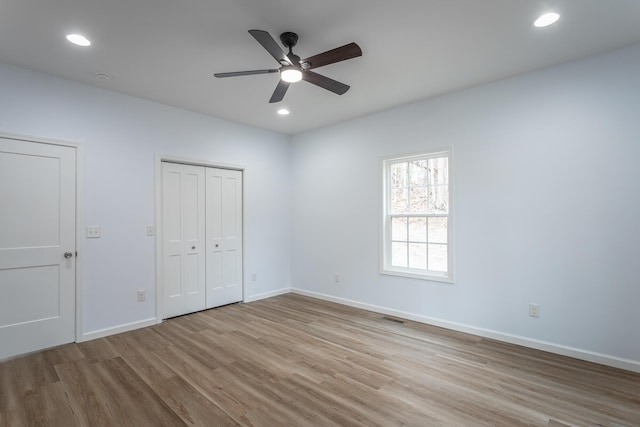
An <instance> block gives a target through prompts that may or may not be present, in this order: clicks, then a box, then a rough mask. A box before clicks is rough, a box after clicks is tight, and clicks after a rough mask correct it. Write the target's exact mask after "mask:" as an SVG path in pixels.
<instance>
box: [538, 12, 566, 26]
mask: <svg viewBox="0 0 640 427" xmlns="http://www.w3.org/2000/svg"><path fill="white" fill-rule="evenodd" d="M558 19H560V15H559V14H557V13H555V12H549V13H545V14H544V15H540V17H539V18H538V19H536V20H535V22H534V23H533V25H535V26H536V27H546V26H548V25H551V24H553V23H554V22H556V21H557V20H558Z"/></svg>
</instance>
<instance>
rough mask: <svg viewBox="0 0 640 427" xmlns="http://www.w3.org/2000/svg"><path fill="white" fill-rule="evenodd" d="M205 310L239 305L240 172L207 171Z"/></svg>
mask: <svg viewBox="0 0 640 427" xmlns="http://www.w3.org/2000/svg"><path fill="white" fill-rule="evenodd" d="M206 176H207V221H206V222H207V225H206V230H207V231H206V233H207V247H206V250H207V308H212V307H219V306H221V305H225V304H230V303H233V302H238V301H242V172H241V171H236V170H227V169H214V168H207V170H206Z"/></svg>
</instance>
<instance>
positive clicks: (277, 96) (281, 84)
mask: <svg viewBox="0 0 640 427" xmlns="http://www.w3.org/2000/svg"><path fill="white" fill-rule="evenodd" d="M287 89H289V83H287V82H285V81H284V80H279V81H278V86H276V90H274V91H273V95H271V99H270V100H269V103H270V104H272V103H274V102H280V101H282V98H284V94H285V93H287Z"/></svg>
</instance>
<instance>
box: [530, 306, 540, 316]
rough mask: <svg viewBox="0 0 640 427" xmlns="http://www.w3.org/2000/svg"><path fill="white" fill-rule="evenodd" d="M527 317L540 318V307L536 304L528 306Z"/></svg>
mask: <svg viewBox="0 0 640 427" xmlns="http://www.w3.org/2000/svg"><path fill="white" fill-rule="evenodd" d="M529 316H530V317H540V306H539V305H538V304H533V303H531V304H529Z"/></svg>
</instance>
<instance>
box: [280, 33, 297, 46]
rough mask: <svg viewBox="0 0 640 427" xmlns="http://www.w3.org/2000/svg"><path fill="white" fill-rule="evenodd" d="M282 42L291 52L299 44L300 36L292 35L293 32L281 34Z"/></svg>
mask: <svg viewBox="0 0 640 427" xmlns="http://www.w3.org/2000/svg"><path fill="white" fill-rule="evenodd" d="M280 41H281V42H282V44H283V45H285V46H286V47H288V48H289V50H291V48H292V47H294V46H295V45H296V44H297V43H298V35H297V34H296V33H292V32H291V31H287V32H285V33H282V34H280Z"/></svg>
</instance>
